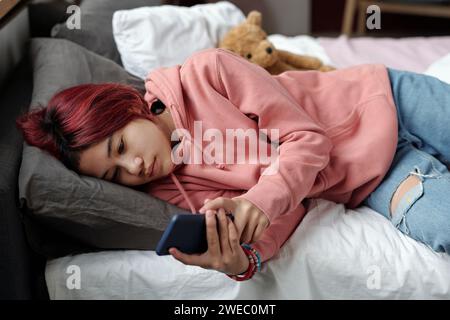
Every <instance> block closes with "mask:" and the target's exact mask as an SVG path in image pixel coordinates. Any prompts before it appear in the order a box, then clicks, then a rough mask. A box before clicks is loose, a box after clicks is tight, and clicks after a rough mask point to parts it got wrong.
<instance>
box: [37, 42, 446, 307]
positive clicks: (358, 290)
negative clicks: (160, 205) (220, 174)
mask: <svg viewBox="0 0 450 320" xmlns="http://www.w3.org/2000/svg"><path fill="white" fill-rule="evenodd" d="M270 39H271V41H273V42H274V44H275V45H276V46H277V47H279V48H283V49H287V50H292V51H295V52H297V53H304V54H311V55H316V56H318V57H320V58H321V59H323V60H324V61H325V62H326V63H330V64H333V61H330V60H329V58H328V56H327V55H326V52H325V50H324V49H323V48H322V47H321V46H320V44H319V43H318V42H317V41H316V40H315V39H313V38H311V37H308V36H300V37H292V38H288V37H283V36H280V35H273V36H271V37H270ZM444 70H450V59H448V58H447V57H444V58H443V59H442V60H439V61H436V62H435V63H434V64H433V66H431V67H430V68H429V70H428V71H427V72H426V73H427V74H430V75H436V76H439V75H441V78H442V75H445V74H447V73H448V72H445V71H444ZM314 203H315V204H317V206H316V207H314V208H312V209H311V211H310V212H308V214H307V215H306V217H305V219H304V220H303V222H302V223H301V224H300V226H299V227H298V228H297V230H296V231H295V233H294V234H293V235H292V237H291V238H290V239H289V240H288V241H287V243H286V244H285V245H284V246H283V248H282V249H281V251H280V253H279V255H278V256H276V257H275V258H274V259H272V260H271V261H269V262H268V263H266V264H265V265H264V268H263V270H262V272H261V273H260V274H257V275H256V277H255V279H252V281H248V282H245V283H237V282H234V281H233V280H230V279H228V278H227V277H226V276H224V275H223V274H221V273H218V272H215V271H211V270H204V269H201V268H197V267H190V266H185V265H183V264H181V263H179V262H177V261H176V260H174V259H173V258H172V257H158V256H156V254H155V253H154V252H153V251H131V250H130V251H110V252H100V253H90V254H82V255H75V256H68V257H63V258H59V259H55V260H50V261H48V262H47V267H46V281H47V287H48V290H49V294H50V298H51V299H393V298H397V299H400V298H401V299H450V257H449V256H448V255H445V254H438V253H435V252H433V251H432V250H431V249H429V248H428V247H426V246H425V245H423V244H420V243H418V242H416V241H415V240H412V239H411V238H409V237H407V236H405V235H403V234H402V233H401V232H399V231H398V230H396V229H395V228H394V227H393V226H392V224H391V223H390V222H389V221H388V220H387V219H385V218H384V217H382V216H381V215H379V214H377V213H376V212H374V211H373V210H371V209H369V208H367V207H360V208H358V209H356V210H349V209H346V208H345V207H344V206H343V205H341V204H335V203H333V202H330V201H326V200H321V199H319V200H315V201H314ZM70 266H76V267H79V269H75V270H79V271H80V275H81V277H80V283H79V284H80V289H76V288H74V289H70V288H71V286H70V282H71V281H72V280H73V279H74V278H73V276H74V274H71V273H70V272H73V270H72V269H70V268H69V267H70ZM68 272H69V273H68ZM68 281H69V285H68Z"/></svg>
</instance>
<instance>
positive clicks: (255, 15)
mask: <svg viewBox="0 0 450 320" xmlns="http://www.w3.org/2000/svg"><path fill="white" fill-rule="evenodd" d="M247 22H248V23H250V24H254V25H256V26H259V27H261V22H262V14H261V12H259V11H256V10H253V11H250V13H249V14H248V15H247Z"/></svg>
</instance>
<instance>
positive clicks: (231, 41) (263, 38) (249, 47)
mask: <svg viewBox="0 0 450 320" xmlns="http://www.w3.org/2000/svg"><path fill="white" fill-rule="evenodd" d="M220 47H221V48H224V49H228V50H231V51H233V52H235V53H237V54H238V55H240V56H241V57H244V58H245V59H247V60H249V61H251V62H253V63H256V64H258V65H260V66H261V67H263V68H268V67H270V66H272V65H273V64H275V62H276V61H277V60H278V56H277V51H276V50H275V47H274V46H273V44H272V43H271V42H270V41H268V40H267V34H266V33H265V32H264V30H263V29H262V28H261V27H260V26H259V25H257V24H253V23H250V22H249V21H246V22H244V23H242V24H241V25H239V26H237V27H235V28H234V29H232V30H230V32H229V33H228V34H227V36H226V37H225V38H224V39H223V40H222V42H221V44H220Z"/></svg>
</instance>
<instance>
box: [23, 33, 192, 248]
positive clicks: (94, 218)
mask: <svg viewBox="0 0 450 320" xmlns="http://www.w3.org/2000/svg"><path fill="white" fill-rule="evenodd" d="M30 50H31V52H30V53H31V59H32V64H33V80H34V87H33V96H32V103H31V106H32V108H34V107H36V106H38V105H42V106H45V105H47V102H48V101H49V99H50V98H51V97H52V96H53V95H54V94H55V93H56V92H57V91H59V90H61V89H63V88H67V87H70V86H74V85H77V84H82V83H101V82H120V83H126V84H130V85H133V86H134V87H136V88H138V89H139V90H140V91H141V92H144V90H145V89H144V82H143V81H142V80H141V79H138V78H136V77H134V76H132V75H130V74H129V73H127V72H126V71H125V70H124V69H123V68H122V67H120V66H119V65H117V64H116V63H114V62H112V61H110V60H108V59H106V58H103V57H101V56H99V55H96V54H94V53H92V52H90V51H89V50H86V49H85V48H83V47H80V46H79V45H77V44H75V43H73V42H70V41H67V40H63V39H51V38H34V39H32V40H31V45H30ZM19 198H20V204H21V207H25V208H26V209H27V211H29V212H30V214H31V217H32V218H33V219H35V220H37V221H38V222H39V223H40V224H43V225H45V226H47V227H50V228H51V229H52V230H57V231H58V232H60V233H62V234H64V235H67V236H70V237H72V238H73V239H76V240H78V241H79V242H80V243H82V244H85V245H89V246H91V247H95V248H114V249H147V250H153V249H155V247H156V244H157V242H158V240H159V238H160V236H161V235H162V232H163V230H164V229H165V227H166V226H167V224H168V222H169V220H170V218H171V217H172V215H173V214H174V213H177V212H180V213H189V212H188V211H186V210H183V209H180V208H178V207H176V206H174V205H171V204H170V203H168V202H166V201H162V200H160V199H157V198H155V197H152V196H150V195H148V194H146V193H143V192H140V191H137V190H134V189H131V188H128V187H124V186H121V185H118V184H114V183H111V182H108V181H105V180H100V179H96V178H92V177H87V176H80V175H78V174H77V173H75V172H73V171H71V170H68V169H67V168H66V167H65V166H64V165H63V164H62V163H60V162H59V161H58V160H57V159H56V158H54V157H53V156H51V155H50V154H48V153H47V152H44V151H41V150H40V149H38V148H36V147H32V146H29V145H27V144H26V143H24V149H23V159H22V163H21V168H20V172H19ZM66 253H67V252H66ZM57 255H58V254H57Z"/></svg>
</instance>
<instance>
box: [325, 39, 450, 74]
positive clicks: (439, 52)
mask: <svg viewBox="0 0 450 320" xmlns="http://www.w3.org/2000/svg"><path fill="white" fill-rule="evenodd" d="M318 41H319V43H320V45H321V46H322V47H323V48H324V49H325V51H326V53H327V55H328V56H329V57H330V59H331V61H332V62H333V65H334V66H336V67H337V68H343V67H348V66H351V65H355V64H362V63H383V64H384V65H386V66H388V67H391V68H396V69H401V70H408V71H414V72H424V71H425V70H426V69H427V68H428V66H429V65H430V64H432V63H433V62H435V61H436V60H438V59H439V58H442V57H443V56H445V55H447V54H448V53H450V36H438V37H409V38H399V39H396V38H371V37H359V38H348V37H347V36H340V37H338V38H326V37H319V38H318Z"/></svg>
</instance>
